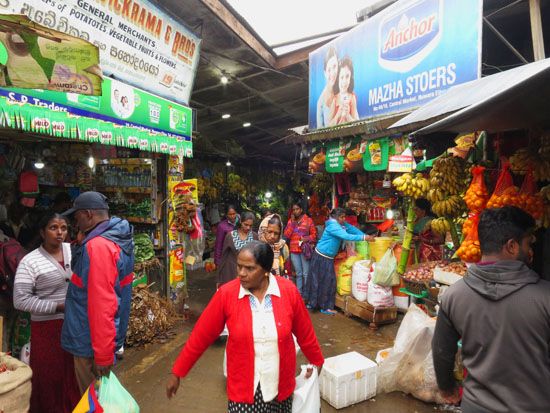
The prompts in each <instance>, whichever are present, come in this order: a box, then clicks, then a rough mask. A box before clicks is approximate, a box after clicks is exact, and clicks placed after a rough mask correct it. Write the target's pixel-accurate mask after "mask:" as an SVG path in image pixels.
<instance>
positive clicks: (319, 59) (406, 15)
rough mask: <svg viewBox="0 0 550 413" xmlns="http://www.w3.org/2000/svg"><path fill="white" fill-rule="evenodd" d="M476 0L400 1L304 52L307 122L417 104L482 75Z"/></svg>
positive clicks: (338, 121) (336, 121)
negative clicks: (311, 50) (307, 73)
mask: <svg viewBox="0 0 550 413" xmlns="http://www.w3.org/2000/svg"><path fill="white" fill-rule="evenodd" d="M482 9H483V1H482V0H461V1H456V0H401V1H398V2H397V3H394V4H393V5H392V6H390V7H388V8H387V9H385V10H383V11H382V12H380V13H378V14H377V15H375V16H373V17H371V18H369V19H368V20H367V21H365V22H364V23H362V24H360V25H358V26H357V27H355V28H354V29H352V30H350V31H349V32H347V33H346V34H344V35H342V36H340V37H338V38H336V39H334V40H333V41H331V42H329V43H327V44H326V45H324V46H322V47H321V48H319V49H317V50H316V51H314V52H312V53H311V54H310V55H309V127H310V129H320V128H327V127H332V126H336V125H342V124H346V123H350V122H355V121H358V120H362V119H371V118H378V117H385V116H388V115H391V114H397V113H403V112H408V111H411V110H412V109H415V108H418V107H420V106H422V105H424V104H426V103H427V102H429V101H430V100H432V99H434V98H435V97H437V96H439V95H440V94H442V93H444V92H445V91H446V90H447V89H449V88H450V87H452V86H455V85H458V84H461V83H465V82H469V81H471V80H475V79H478V78H479V77H480V76H481V38H482V32H481V28H482Z"/></svg>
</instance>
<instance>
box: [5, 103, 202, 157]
mask: <svg viewBox="0 0 550 413" xmlns="http://www.w3.org/2000/svg"><path fill="white" fill-rule="evenodd" d="M0 127H1V128H11V129H17V130H21V131H23V132H31V133H35V134H43V135H47V136H51V137H54V138H62V139H68V140H79V141H84V142H90V143H100V144H103V145H113V146H120V147H126V148H131V149H139V150H143V151H148V152H158V153H164V154H167V155H178V156H182V157H192V156H193V143H192V141H191V140H185V139H184V137H178V136H170V135H167V134H165V133H161V132H154V131H151V130H146V129H143V128H138V127H135V126H123V125H119V124H115V123H112V122H108V121H103V120H100V119H95V118H88V117H84V116H77V115H73V114H71V113H69V112H66V111H62V110H53V109H51V108H49V107H48V106H45V107H44V106H36V105H31V104H29V103H20V102H14V101H10V100H9V99H8V98H6V97H4V96H0Z"/></svg>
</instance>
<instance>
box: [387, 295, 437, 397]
mask: <svg viewBox="0 0 550 413" xmlns="http://www.w3.org/2000/svg"><path fill="white" fill-rule="evenodd" d="M434 329H435V321H434V320H433V319H431V318H430V317H429V316H428V315H427V314H426V313H424V312H423V311H422V310H421V309H420V308H418V307H417V306H416V305H414V304H411V306H410V307H409V310H408V311H407V314H406V315H405V317H404V318H403V321H402V322H401V326H400V327H399V330H398V332H397V336H396V338H395V345H394V346H393V349H392V350H391V352H390V354H389V356H388V357H386V358H385V359H383V360H382V361H381V363H380V365H379V367H378V374H377V383H376V388H377V391H378V393H391V392H393V391H402V392H404V393H409V394H411V395H412V396H414V397H415V398H417V399H420V400H423V401H425V402H435V403H440V404H441V403H443V402H444V401H443V399H442V397H441V393H440V392H439V389H438V387H437V382H436V378H435V370H434V365H433V358H432V345H431V343H432V338H433V332H434Z"/></svg>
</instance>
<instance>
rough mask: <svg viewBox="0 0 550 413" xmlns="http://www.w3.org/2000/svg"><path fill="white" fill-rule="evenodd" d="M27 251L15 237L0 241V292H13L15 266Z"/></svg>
mask: <svg viewBox="0 0 550 413" xmlns="http://www.w3.org/2000/svg"><path fill="white" fill-rule="evenodd" d="M25 255H27V251H26V250H25V249H24V248H23V247H22V246H21V244H19V243H18V242H17V241H16V240H15V239H13V238H10V239H9V240H7V241H6V242H0V293H9V294H11V293H12V292H13V281H14V279H15V272H16V271H17V266H18V265H19V262H20V261H21V260H22V259H23V257H24V256H25Z"/></svg>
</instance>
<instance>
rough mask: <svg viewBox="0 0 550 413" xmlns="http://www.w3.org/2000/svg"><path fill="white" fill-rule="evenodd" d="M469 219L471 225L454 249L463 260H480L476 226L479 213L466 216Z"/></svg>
mask: <svg viewBox="0 0 550 413" xmlns="http://www.w3.org/2000/svg"><path fill="white" fill-rule="evenodd" d="M468 220H471V224H470V225H471V227H470V229H469V230H468V234H467V235H466V238H464V241H462V244H460V247H459V248H458V249H457V250H456V255H457V256H458V257H460V259H461V260H462V261H464V262H470V263H472V262H479V261H480V260H481V248H480V244H479V236H478V233H477V226H478V224H479V215H474V216H473V217H470V218H468Z"/></svg>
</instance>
